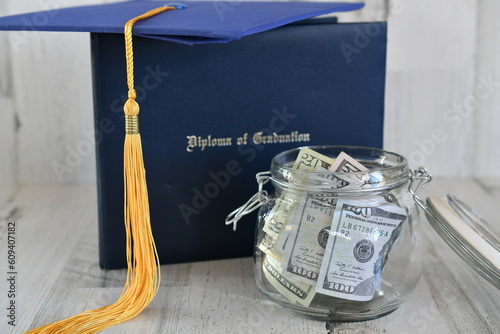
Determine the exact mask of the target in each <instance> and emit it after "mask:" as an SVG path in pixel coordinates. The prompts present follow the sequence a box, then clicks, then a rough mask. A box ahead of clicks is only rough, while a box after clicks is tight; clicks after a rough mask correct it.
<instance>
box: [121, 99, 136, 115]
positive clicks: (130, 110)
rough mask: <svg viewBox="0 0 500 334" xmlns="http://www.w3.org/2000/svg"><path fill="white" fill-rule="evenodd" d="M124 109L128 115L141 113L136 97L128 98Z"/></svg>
mask: <svg viewBox="0 0 500 334" xmlns="http://www.w3.org/2000/svg"><path fill="white" fill-rule="evenodd" d="M123 111H124V112H125V115H127V116H137V115H139V104H138V103H137V101H136V100H134V99H128V100H127V102H125V105H124V106H123Z"/></svg>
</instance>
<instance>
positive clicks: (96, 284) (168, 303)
mask: <svg viewBox="0 0 500 334" xmlns="http://www.w3.org/2000/svg"><path fill="white" fill-rule="evenodd" d="M424 192H425V193H427V194H430V193H432V194H437V195H444V194H445V193H447V192H451V193H454V194H456V195H458V196H459V197H461V198H462V199H463V200H465V201H466V202H468V203H469V204H470V205H472V206H473V207H475V208H476V209H477V210H478V211H480V212H481V213H482V214H483V215H484V216H485V217H486V218H487V219H489V220H490V222H491V223H492V224H494V225H495V226H496V228H497V229H498V230H500V218H498V217H499V216H500V205H499V204H500V180H499V179H495V180H493V181H492V180H488V181H487V182H486V181H485V180H482V181H481V180H471V179H461V180H435V181H434V182H433V183H432V184H431V185H430V186H429V187H428V188H426V189H425V190H424ZM95 194H96V191H95V187H94V186H93V185H83V186H82V185H74V186H71V185H54V186H51V185H47V186H24V187H20V188H15V187H13V188H5V187H4V188H2V189H0V272H1V273H2V275H1V276H0V295H1V296H2V297H1V299H0V300H1V302H0V303H1V305H0V310H1V311H0V319H1V320H0V333H22V332H24V331H26V330H28V329H31V328H33V327H35V326H38V325H43V324H46V323H48V322H52V321H55V320H58V319H61V318H64V317H68V316H71V315H74V314H77V313H79V312H81V311H84V310H87V309H93V308H97V307H100V306H104V305H107V304H109V303H112V302H114V301H115V300H116V299H117V298H118V296H119V294H120V292H121V290H122V285H123V282H124V278H125V271H123V270H115V271H105V270H101V269H100V268H99V265H98V254H97V252H98V248H97V205H96V195H95ZM9 222H15V223H16V225H15V226H16V231H15V233H16V234H15V237H16V245H15V246H16V259H15V261H16V263H15V272H16V275H15V276H16V279H15V286H14V288H15V294H16V296H15V303H16V304H15V306H16V311H15V313H16V320H15V324H16V326H15V327H13V326H11V325H9V324H8V321H9V318H8V317H7V315H8V312H9V311H8V310H7V307H9V304H8V303H9V300H10V299H9V298H8V297H7V294H8V291H9V289H10V288H11V287H10V285H9V282H8V281H7V280H8V279H9V277H10V276H9V274H8V272H9V268H8V263H7V259H8V252H7V250H8V248H7V232H8V223H9ZM422 225H423V235H424V239H425V246H424V248H425V259H424V271H423V275H422V279H421V280H420V283H419V285H418V286H417V288H416V290H415V291H414V292H413V293H412V294H411V295H410V297H409V299H408V300H407V301H406V302H405V303H404V304H403V305H402V306H401V307H400V308H399V309H398V310H396V311H395V312H393V313H391V314H389V315H387V316H385V317H383V318H380V319H376V320H371V321H367V322H359V323H326V324H325V323H324V322H319V321H312V320H307V319H302V318H300V317H297V316H294V315H291V314H290V313H288V312H287V311H285V310H283V309H282V308H280V307H279V306H275V305H273V304H271V303H270V302H268V301H266V299H264V297H262V296H261V295H260V294H259V292H258V291H257V288H256V286H255V284H254V282H253V276H252V259H251V258H242V259H233V260H222V261H209V262H201V263H186V264H177V265H164V266H162V283H161V289H160V291H159V293H158V295H157V297H156V298H155V299H154V301H153V302H152V303H151V304H150V306H149V307H148V308H147V309H146V310H145V311H144V312H143V313H141V314H140V315H139V316H138V317H136V318H134V319H132V320H130V321H128V322H126V323H123V324H120V325H117V326H115V327H111V328H109V329H107V330H105V331H104V332H105V333H120V334H125V333H141V334H147V333H154V334H157V333H232V334H233V333H339V334H341V333H342V334H348V333H389V334H404V333H411V334H413V333H439V334H447V333H450V334H452V333H453V334H456V333H471V334H472V333H474V334H483V333H499V332H500V291H499V290H497V289H496V288H494V287H493V286H491V285H490V284H489V283H487V282H486V281H484V280H483V279H482V278H481V277H480V276H479V275H478V274H476V273H475V272H474V271H472V270H471V269H469V267H468V266H467V265H466V264H465V262H463V261H462V260H461V259H460V258H459V257H458V256H457V255H455V253H453V251H452V250H451V249H450V248H449V247H448V246H447V245H446V244H445V243H444V242H443V241H442V240H440V238H439V236H438V235H437V234H436V233H435V232H434V230H433V229H432V228H431V226H430V225H429V224H428V223H427V222H426V221H423V224H422ZM348 329H350V330H348Z"/></svg>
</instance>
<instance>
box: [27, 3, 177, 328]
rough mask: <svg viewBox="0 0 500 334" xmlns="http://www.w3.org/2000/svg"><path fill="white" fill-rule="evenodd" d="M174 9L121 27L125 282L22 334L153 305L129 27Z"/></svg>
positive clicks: (88, 323) (153, 257)
mask: <svg viewBox="0 0 500 334" xmlns="http://www.w3.org/2000/svg"><path fill="white" fill-rule="evenodd" d="M173 9H176V8H175V7H170V6H166V7H160V8H156V9H153V10H151V11H149V12H147V13H145V14H143V15H140V16H138V17H136V18H134V19H132V20H130V21H129V22H127V24H126V25H125V51H126V59H127V84H128V89H129V91H128V100H127V102H126V103H125V106H124V112H125V145H124V157H123V162H124V179H125V181H124V183H125V184H124V188H125V198H124V200H125V212H124V214H125V231H126V236H127V268H128V270H127V278H126V281H125V286H124V288H123V291H122V293H121V295H120V298H119V299H118V301H116V302H115V303H114V304H111V305H108V306H104V307H101V308H99V309H96V310H91V311H86V312H83V313H81V314H79V315H76V316H73V317H71V318H68V319H64V320H60V321H57V322H54V323H51V324H48V325H45V326H41V327H38V328H35V329H32V330H30V331H28V332H26V333H28V334H35V333H37V334H38V333H68V334H69V333H71V334H80V333H81V334H90V333H96V332H98V331H101V330H103V329H105V328H108V327H111V326H113V325H116V324H118V323H121V322H124V321H126V320H129V319H131V318H133V317H135V316H136V315H138V314H139V313H140V312H141V311H142V310H143V309H144V308H145V307H146V306H148V304H149V303H150V302H151V301H152V300H153V298H154V297H155V296H156V293H157V292H158V289H159V287H160V261H159V258H158V253H157V251H156V246H155V242H154V239H153V234H152V231H151V222H150V215H149V201H148V190H147V185H146V172H145V169H144V160H143V157H142V144H141V136H140V134H139V119H138V114H139V105H138V104H137V102H136V101H135V98H136V92H135V89H134V73H133V72H134V58H133V49H132V26H133V25H134V24H135V23H136V22H137V21H140V20H143V19H147V18H149V17H151V16H154V15H157V14H159V13H162V12H164V11H167V10H173Z"/></svg>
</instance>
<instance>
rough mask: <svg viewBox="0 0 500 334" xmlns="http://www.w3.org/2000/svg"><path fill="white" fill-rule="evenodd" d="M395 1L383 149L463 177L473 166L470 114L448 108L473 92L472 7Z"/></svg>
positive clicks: (435, 170)
mask: <svg viewBox="0 0 500 334" xmlns="http://www.w3.org/2000/svg"><path fill="white" fill-rule="evenodd" d="M394 3H395V4H397V6H396V7H395V8H396V9H394V10H393V14H392V15H391V16H390V21H389V37H388V59H387V86H386V123H385V141H384V142H385V146H386V148H387V149H390V150H393V151H396V152H400V153H401V154H403V155H405V156H406V157H407V158H408V159H409V160H410V162H412V164H413V165H414V166H415V167H417V166H419V165H425V166H427V167H428V168H429V169H430V170H431V171H432V172H433V173H434V174H435V175H442V176H448V177H453V176H465V175H469V174H470V173H472V169H473V168H474V166H473V165H474V164H473V162H472V161H473V156H474V144H473V140H472V138H473V137H474V131H475V129H474V121H473V119H474V117H468V118H463V117H462V116H461V115H458V116H457V113H456V112H455V111H454V109H453V108H454V107H455V106H458V108H464V106H463V105H464V104H466V103H467V101H468V100H467V99H468V96H469V95H470V94H471V93H472V92H473V89H474V74H475V67H474V65H475V57H474V49H475V46H476V34H477V29H476V23H477V22H476V13H477V3H476V1H468V0H460V1H451V0H449V1H438V2H436V1H428V0H426V1H410V0H405V1H398V2H394ZM444 13H446V14H444ZM452 117H453V118H452ZM457 117H458V121H456V120H455V119H456V118H457ZM457 122H460V124H458V123H457Z"/></svg>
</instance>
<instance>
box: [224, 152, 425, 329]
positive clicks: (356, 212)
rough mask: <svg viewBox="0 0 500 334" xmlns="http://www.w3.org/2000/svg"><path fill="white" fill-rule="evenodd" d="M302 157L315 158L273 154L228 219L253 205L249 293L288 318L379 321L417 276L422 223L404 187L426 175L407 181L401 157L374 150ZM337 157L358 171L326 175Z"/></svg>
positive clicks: (408, 175)
mask: <svg viewBox="0 0 500 334" xmlns="http://www.w3.org/2000/svg"><path fill="white" fill-rule="evenodd" d="M306 149H307V148H306ZM308 149H312V150H313V151H314V152H312V151H309V152H306V153H304V151H301V149H300V148H298V149H293V150H289V151H285V152H282V153H280V154H278V155H276V156H275V157H274V159H273V160H272V164H271V170H270V172H264V173H259V174H258V175H257V181H258V183H259V191H258V193H257V194H256V195H255V196H253V197H252V199H251V200H250V201H249V202H248V203H247V204H246V205H245V206H243V207H242V208H240V209H238V210H236V211H235V212H233V213H232V217H233V218H235V217H236V218H238V217H239V216H241V215H243V214H246V213H248V212H250V211H252V210H255V209H256V208H257V207H258V206H261V207H260V210H259V213H258V218H257V227H256V239H255V240H256V242H255V253H254V275H255V282H256V284H257V287H258V289H259V290H260V291H261V292H262V293H263V294H264V296H266V297H267V298H269V299H270V300H271V301H273V302H275V303H277V304H279V305H281V306H283V307H285V308H286V309H287V310H289V311H291V312H293V313H296V314H299V315H301V316H305V317H308V318H312V319H316V320H323V321H359V320H368V319H373V318H377V317H380V316H383V315H386V314H388V313H390V312H392V311H394V310H395V309H396V308H397V307H398V306H399V305H400V304H401V303H402V302H403V301H404V300H405V298H406V297H407V296H408V294H409V293H410V292H411V291H412V290H413V289H414V288H415V286H416V285H417V283H418V281H419V278H420V275H421V271H422V238H421V233H420V218H419V212H418V209H417V207H416V203H415V201H414V199H413V198H414V196H413V195H415V192H416V191H418V189H417V190H415V191H414V190H412V183H413V182H412V181H414V180H415V179H419V180H420V183H419V184H418V186H417V188H420V187H422V186H424V185H425V184H426V183H428V182H429V181H430V178H431V176H430V175H429V174H427V173H426V171H425V170H423V169H421V170H419V172H412V171H411V170H410V169H409V166H408V161H407V160H406V159H405V158H404V157H403V156H401V155H399V154H396V153H391V152H388V151H385V150H381V149H374V148H362V147H339V146H321V147H309V148H308ZM311 152H312V153H311ZM341 152H345V153H347V154H348V155H349V156H350V157H352V158H354V159H355V160H356V161H357V163H360V164H361V165H359V164H356V162H352V161H350V160H346V161H344V162H345V163H343V164H342V167H339V166H338V163H337V166H336V167H335V168H336V169H334V170H333V172H332V171H330V170H328V168H331V167H333V166H332V164H333V161H334V160H333V159H335V158H337V157H338V158H337V159H340V156H339V154H340V153H341ZM315 154H318V156H319V158H318V156H316V155H315ZM321 157H328V158H324V159H322V158H321ZM299 160H301V161H299ZM351 163H352V165H351ZM357 166H360V167H359V168H357ZM363 167H364V169H363ZM267 181H271V183H272V185H273V186H274V191H273V192H272V193H271V194H268V193H267V192H266V191H265V190H264V189H263V185H264V184H265V183H266V182H267ZM236 220H237V219H236ZM229 223H231V220H230V221H229Z"/></svg>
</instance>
